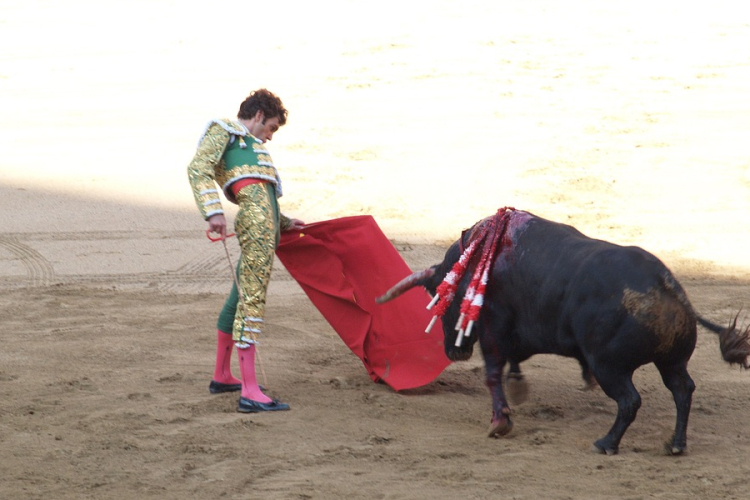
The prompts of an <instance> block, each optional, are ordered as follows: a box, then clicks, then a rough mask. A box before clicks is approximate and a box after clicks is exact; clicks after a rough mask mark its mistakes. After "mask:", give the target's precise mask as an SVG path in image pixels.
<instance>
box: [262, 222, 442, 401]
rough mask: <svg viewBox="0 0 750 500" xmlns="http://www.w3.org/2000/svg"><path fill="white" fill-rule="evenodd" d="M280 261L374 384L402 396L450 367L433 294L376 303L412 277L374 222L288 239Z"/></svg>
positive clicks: (290, 234) (324, 226) (311, 228)
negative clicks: (429, 329)
mask: <svg viewBox="0 0 750 500" xmlns="http://www.w3.org/2000/svg"><path fill="white" fill-rule="evenodd" d="M276 255H277V256H278V258H279V260H280V261H281V263H282V264H284V267H285V268H286V269H287V271H289V273H290V274H291V275H292V277H293V278H294V279H295V280H297V282H298V283H299V284H300V286H301V287H302V289H303V290H304V291H305V293H306V294H307V296H308V297H309V298H310V300H311V301H312V303H313V304H314V305H315V307H317V308H318V310H319V311H320V312H321V314H323V317H324V318H325V319H326V320H327V321H328V322H329V323H330V324H331V326H332V327H333V329H334V330H335V331H336V333H338V334H339V336H340V337H341V339H342V340H343V341H344V343H345V344H346V345H347V346H348V347H349V349H351V350H352V352H354V354H356V355H357V357H359V359H360V360H362V363H363V364H364V365H365V368H366V369H367V371H368V373H369V375H370V377H371V378H372V380H373V381H375V382H378V381H381V380H382V381H383V382H385V383H386V384H388V385H389V386H391V387H392V388H393V389H395V390H397V391H400V390H403V389H411V388H414V387H419V386H422V385H425V384H428V383H430V382H432V381H433V380H434V379H435V378H436V377H437V376H438V375H440V373H441V372H442V371H443V370H444V369H445V367H447V366H448V365H449V364H450V361H449V360H448V358H447V357H446V356H445V351H444V349H443V335H442V326H441V325H440V322H439V321H438V322H437V323H436V324H435V326H434V327H433V329H432V333H430V334H425V332H424V330H425V328H426V327H427V325H428V324H429V322H430V320H431V319H432V313H430V311H428V310H427V309H426V308H425V306H426V305H427V304H428V303H429V301H430V296H429V294H428V293H427V292H426V291H424V289H422V288H413V289H411V290H409V291H408V292H406V293H405V294H403V295H401V296H400V297H398V298H397V299H395V300H392V301H390V302H387V303H385V304H377V303H375V298H376V297H378V296H379V295H381V294H383V293H384V292H386V291H387V290H388V289H389V288H391V287H392V286H393V285H395V284H396V283H398V282H399V281H400V280H401V279H403V278H405V277H406V276H408V275H410V274H411V270H410V269H409V266H407V265H406V263H405V262H404V260H403V259H402V258H401V255H400V254H399V253H398V251H397V250H396V248H395V247H394V246H393V244H391V242H390V241H389V240H388V238H386V236H385V235H384V234H383V232H382V231H381V230H380V228H379V227H378V225H377V223H376V222H375V219H373V218H372V217H371V216H369V215H363V216H356V217H344V218H341V219H334V220H328V221H323V222H317V223H314V224H310V225H308V226H305V228H304V229H303V230H302V231H287V232H284V233H282V236H281V241H280V243H279V247H278V248H277V249H276Z"/></svg>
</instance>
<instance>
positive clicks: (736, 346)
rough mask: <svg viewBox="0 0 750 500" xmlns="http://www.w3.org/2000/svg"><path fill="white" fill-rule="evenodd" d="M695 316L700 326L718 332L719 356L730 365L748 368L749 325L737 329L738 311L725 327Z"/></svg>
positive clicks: (749, 353) (749, 367) (749, 354)
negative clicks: (742, 328) (741, 329)
mask: <svg viewBox="0 0 750 500" xmlns="http://www.w3.org/2000/svg"><path fill="white" fill-rule="evenodd" d="M696 316H697V319H698V323H699V324H700V325H701V326H702V327H704V328H706V329H708V330H711V331H712V332H714V333H718V334H719V349H721V356H722V357H723V358H724V361H726V362H727V363H729V364H731V365H733V364H735V363H736V364H738V365H740V366H741V367H743V368H745V369H750V365H749V364H748V361H747V358H748V356H750V342H749V341H748V340H749V339H750V326H749V327H747V328H745V330H744V331H738V330H737V317H738V316H739V313H737V316H735V317H734V320H732V322H731V323H730V324H729V326H727V327H726V328H725V327H722V326H720V325H717V324H716V323H712V322H710V321H708V320H707V319H704V318H701V317H700V316H698V315H696Z"/></svg>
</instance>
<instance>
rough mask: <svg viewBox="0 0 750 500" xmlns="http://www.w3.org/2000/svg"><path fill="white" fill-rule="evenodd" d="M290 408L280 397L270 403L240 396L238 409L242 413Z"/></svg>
mask: <svg viewBox="0 0 750 500" xmlns="http://www.w3.org/2000/svg"><path fill="white" fill-rule="evenodd" d="M288 409H289V405H288V404H286V403H282V402H281V401H279V400H278V399H274V400H273V401H271V402H270V403H261V402H259V401H253V400H252V399H247V398H243V397H240V402H239V404H238V405H237V411H238V412H240V413H258V412H261V411H285V410H288Z"/></svg>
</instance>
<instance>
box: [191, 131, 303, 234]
mask: <svg viewBox="0 0 750 500" xmlns="http://www.w3.org/2000/svg"><path fill="white" fill-rule="evenodd" d="M187 171H188V179H189V180H190V186H191V187H192V189H193V196H194V197H195V202H196V204H197V205H198V209H199V210H200V212H201V215H202V216H203V218H204V219H208V218H209V217H211V216H212V215H216V214H223V213H224V209H223V208H222V206H221V199H220V197H219V190H218V189H216V184H218V185H219V186H221V189H222V190H223V192H224V196H226V198H227V200H229V201H231V202H232V203H237V200H236V199H235V196H234V193H233V192H232V184H234V183H235V182H237V181H238V180H240V179H261V180H264V181H267V182H269V183H271V184H272V185H273V186H274V191H275V192H276V197H277V198H280V197H281V195H282V191H281V178H280V177H279V173H278V172H277V170H276V167H274V165H273V161H272V160H271V155H270V154H269V152H268V150H267V149H266V148H265V146H264V145H263V143H262V142H261V141H260V140H259V139H256V138H255V137H253V136H252V135H251V134H250V131H249V130H248V129H247V128H246V127H245V126H244V125H242V123H240V122H239V121H237V120H230V119H225V118H224V119H218V120H211V121H210V122H209V123H208V125H207V126H206V130H205V132H204V133H203V136H202V137H201V139H200V141H199V143H198V150H197V151H196V153H195V156H194V157H193V159H192V161H191V162H190V164H189V165H188V169H187ZM280 223H281V228H282V229H284V228H285V227H287V226H288V225H289V223H290V221H289V219H288V218H287V217H285V216H283V215H281V221H280Z"/></svg>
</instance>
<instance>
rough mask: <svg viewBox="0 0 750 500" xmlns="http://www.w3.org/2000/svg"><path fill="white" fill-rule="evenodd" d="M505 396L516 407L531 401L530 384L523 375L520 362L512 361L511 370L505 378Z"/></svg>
mask: <svg viewBox="0 0 750 500" xmlns="http://www.w3.org/2000/svg"><path fill="white" fill-rule="evenodd" d="M505 394H506V396H508V401H509V402H510V403H512V404H514V405H520V404H522V403H525V402H526V400H527V399H529V384H528V383H527V382H526V379H525V378H524V376H523V373H521V365H520V364H519V363H518V361H513V360H511V361H510V368H509V369H508V374H507V375H506V376H505Z"/></svg>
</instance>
